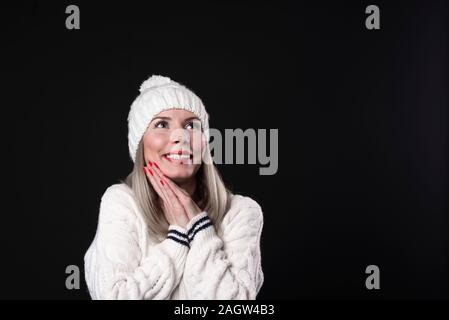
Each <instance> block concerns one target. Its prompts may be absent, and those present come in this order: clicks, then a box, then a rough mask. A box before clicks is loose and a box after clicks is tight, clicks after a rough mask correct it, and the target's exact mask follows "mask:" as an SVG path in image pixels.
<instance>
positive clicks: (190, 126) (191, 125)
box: [186, 121, 201, 130]
mask: <svg viewBox="0 0 449 320" xmlns="http://www.w3.org/2000/svg"><path fill="white" fill-rule="evenodd" d="M186 128H187V129H195V130H198V129H200V128H201V124H200V123H199V122H197V121H191V122H189V123H187V124H186Z"/></svg>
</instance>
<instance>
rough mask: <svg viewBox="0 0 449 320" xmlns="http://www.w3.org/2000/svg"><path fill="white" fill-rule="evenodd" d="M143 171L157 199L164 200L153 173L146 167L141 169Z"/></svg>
mask: <svg viewBox="0 0 449 320" xmlns="http://www.w3.org/2000/svg"><path fill="white" fill-rule="evenodd" d="M143 170H144V172H145V174H146V176H147V178H148V180H150V183H151V185H152V186H153V189H154V190H155V191H156V193H157V194H158V195H159V197H161V198H162V200H164V199H165V194H164V192H163V191H162V189H161V187H160V186H159V184H158V183H157V181H156V177H155V176H154V174H155V173H154V171H152V170H151V169H150V168H148V167H143Z"/></svg>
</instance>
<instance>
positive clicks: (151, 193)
mask: <svg viewBox="0 0 449 320" xmlns="http://www.w3.org/2000/svg"><path fill="white" fill-rule="evenodd" d="M144 166H145V157H144V152H143V143H142V140H141V141H140V142H139V145H138V148H137V152H136V160H135V162H134V167H133V170H132V171H131V173H130V174H129V175H128V176H127V177H126V178H125V180H120V181H121V182H122V183H125V184H126V185H127V186H128V187H130V188H131V189H132V190H133V192H134V196H135V200H136V202H137V205H138V206H139V209H140V210H141V212H142V214H143V218H144V220H145V222H146V224H147V227H148V231H149V236H150V237H152V238H153V239H155V240H157V241H161V240H162V239H164V237H165V235H166V233H167V230H168V226H169V224H168V222H167V220H166V219H165V216H164V213H163V211H162V208H161V207H160V205H159V201H158V200H159V195H158V194H157V193H156V191H155V190H154V189H153V187H152V186H151V183H150V182H149V181H148V178H147V177H146V175H145V173H144V172H143V167H144ZM196 179H197V183H196V190H195V193H194V195H193V197H192V199H193V200H194V201H195V202H196V203H197V205H198V206H199V207H200V208H201V210H203V211H206V212H207V213H208V216H209V218H210V219H211V221H212V223H213V224H214V227H215V230H216V231H217V232H219V233H220V231H221V230H220V229H219V228H218V227H219V226H220V225H221V223H222V221H223V218H224V216H225V215H226V212H227V211H228V209H229V205H230V201H231V200H230V199H231V195H232V193H231V191H230V190H229V189H228V188H226V186H225V185H224V183H223V180H222V178H221V176H220V173H219V172H218V170H217V168H216V167H215V164H214V163H213V161H212V155H211V153H210V149H209V146H208V145H207V144H206V150H205V154H204V161H202V163H201V166H200V168H199V169H198V171H197V173H196Z"/></svg>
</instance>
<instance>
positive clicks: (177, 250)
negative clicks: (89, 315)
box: [84, 189, 188, 300]
mask: <svg viewBox="0 0 449 320" xmlns="http://www.w3.org/2000/svg"><path fill="white" fill-rule="evenodd" d="M120 192H121V193H122V194H120ZM123 192H124V191H123V190H116V189H115V190H111V189H108V190H107V191H106V192H105V194H104V195H103V197H102V201H101V205H100V214H99V221H98V227H97V233H96V235H95V239H94V241H93V243H92V244H91V246H90V247H89V249H88V251H87V253H86V255H85V258H84V261H85V276H86V283H87V285H88V288H89V292H90V294H91V296H92V298H93V299H108V300H109V299H145V300H148V299H157V300H159V299H169V298H170V296H171V293H172V291H173V289H174V288H175V287H176V286H177V285H178V283H179V281H180V279H181V277H182V274H183V269H184V265H185V260H186V257H187V252H188V238H187V234H186V230H185V229H183V228H180V227H177V226H170V227H169V231H168V234H167V238H166V239H165V240H163V241H162V242H160V243H159V244H157V245H155V246H154V247H152V251H151V252H150V253H149V254H148V255H147V256H146V257H145V258H144V259H142V250H141V248H140V246H139V241H138V229H137V228H138V224H136V220H137V217H136V215H135V212H133V208H132V206H131V205H130V203H129V198H128V199H127V197H126V195H124V194H123ZM127 196H129V195H127Z"/></svg>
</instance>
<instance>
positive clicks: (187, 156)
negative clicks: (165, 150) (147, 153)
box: [167, 154, 190, 160]
mask: <svg viewBox="0 0 449 320" xmlns="http://www.w3.org/2000/svg"><path fill="white" fill-rule="evenodd" d="M167 158H169V159H173V160H180V159H190V155H188V154H182V155H179V154H168V155H167Z"/></svg>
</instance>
